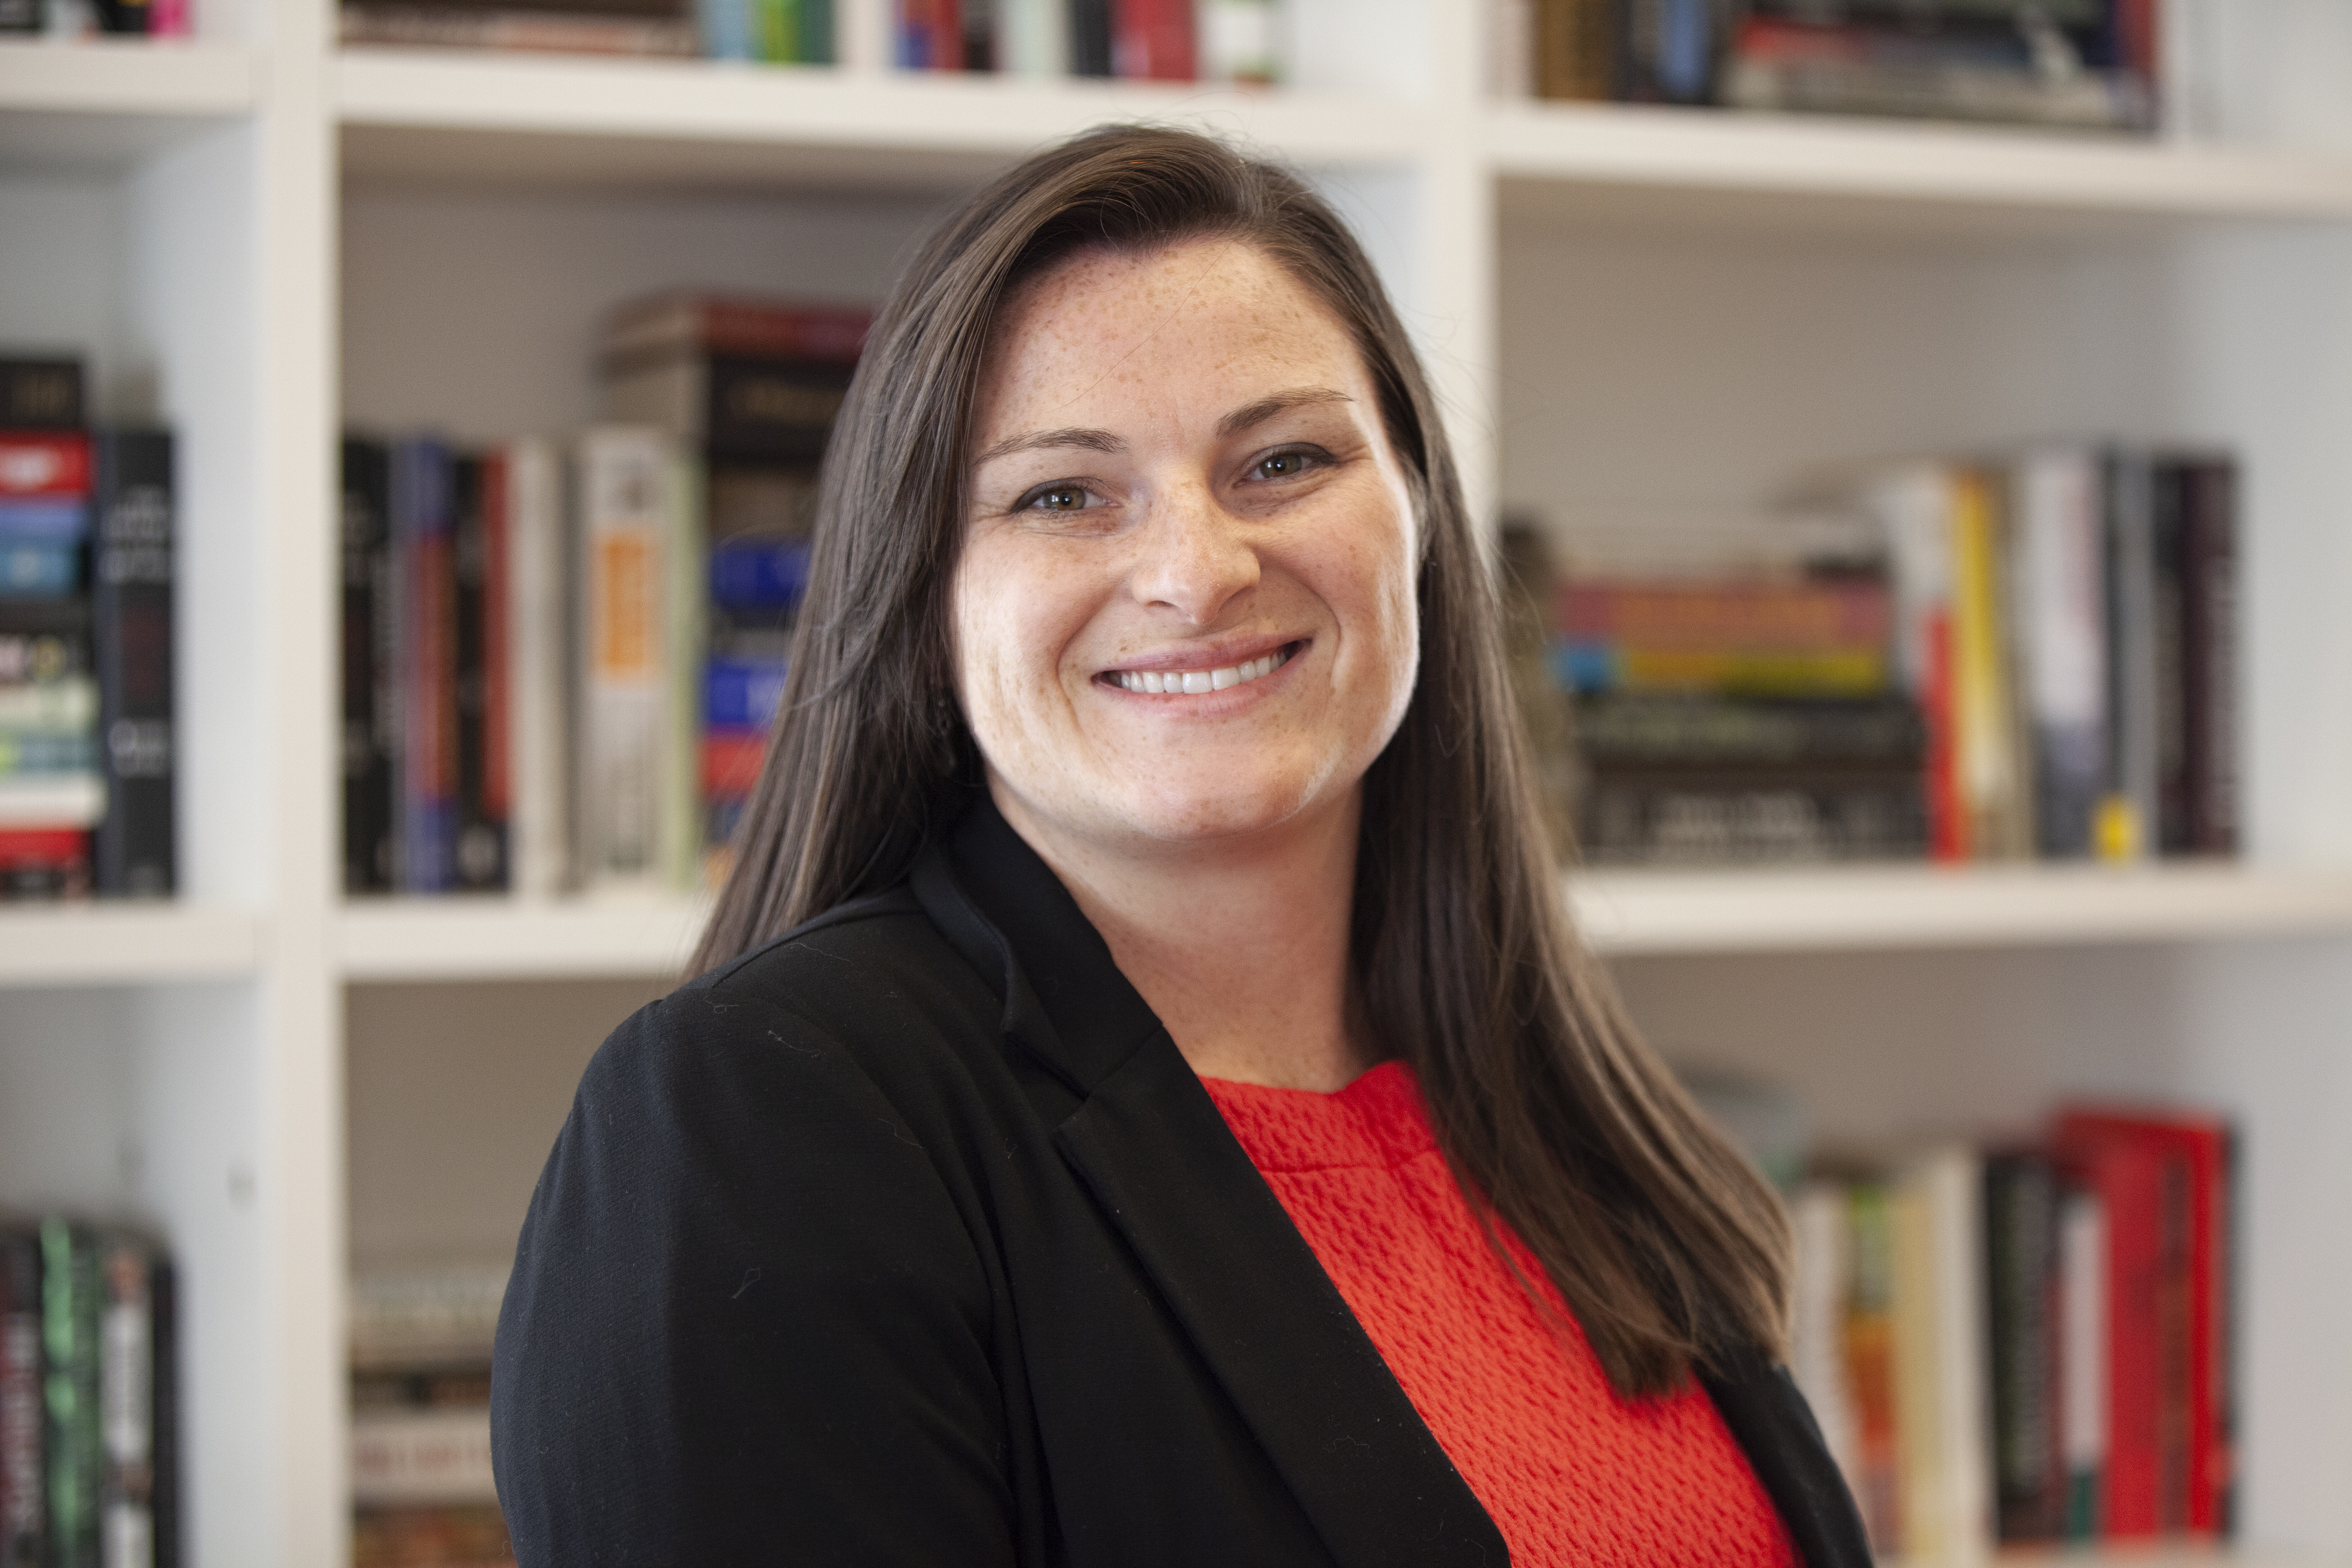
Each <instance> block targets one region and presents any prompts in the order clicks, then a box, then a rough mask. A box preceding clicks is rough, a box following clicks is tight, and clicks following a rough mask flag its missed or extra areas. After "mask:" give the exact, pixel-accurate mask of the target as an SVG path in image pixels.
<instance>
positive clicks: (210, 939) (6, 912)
mask: <svg viewBox="0 0 2352 1568" xmlns="http://www.w3.org/2000/svg"><path fill="white" fill-rule="evenodd" d="M260 954H261V922H260V921H259V920H258V919H257V917H255V916H253V915H251V914H247V913H243V912H240V911H237V910H204V909H188V908H185V907H183V906H177V905H173V904H163V903H157V904H82V905H72V906H67V907H63V908H59V907H56V906H50V907H34V908H17V909H0V987H5V988H12V989H13V988H21V987H26V986H46V985H121V984H155V983H162V982H171V981H184V980H242V979H247V978H249V977H250V976H251V975H252V974H253V973H255V971H256V969H257V967H258V965H259V963H260Z"/></svg>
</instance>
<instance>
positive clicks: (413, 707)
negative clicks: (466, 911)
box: [392, 436, 457, 893]
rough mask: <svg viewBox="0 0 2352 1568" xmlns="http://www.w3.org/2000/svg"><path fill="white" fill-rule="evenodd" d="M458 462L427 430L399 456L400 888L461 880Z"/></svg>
mask: <svg viewBox="0 0 2352 1568" xmlns="http://www.w3.org/2000/svg"><path fill="white" fill-rule="evenodd" d="M453 489H454V475H453V465H452V463H451V460H450V453H449V449H448V447H447V446H446V445H445V444H444V443H443V442H441V441H440V440H438V439H436V437H429V436H422V437H412V438H410V439H408V440H404V441H402V442H400V443H398V444H397V445H396V446H395V447H394V448H393V454H392V517H393V529H394V538H395V541H396V553H397V555H398V557H399V576H398V584H399V585H398V595H399V599H400V605H399V616H400V625H399V637H400V642H399V645H398V654H397V658H398V664H397V668H398V675H399V683H400V688H401V693H400V731H399V733H400V751H399V758H400V763H399V768H400V772H399V786H400V788H399V795H398V797H397V800H396V803H395V804H396V811H395V816H394V819H395V821H396V823H397V824H398V826H397V830H396V831H397V843H398V858H399V863H400V876H399V880H398V886H399V887H400V888H401V889H402V890H404V891H406V892H412V893H439V892H446V891H447V890H448V889H449V888H450V887H451V886H452V885H453V883H454V882H455V880H456V877H457V625H456V623H457V605H456V598H457V579H456V562H455V553H456V552H455V529H456V521H457V520H456V517H455V512H454V506H455V496H454V493H453Z"/></svg>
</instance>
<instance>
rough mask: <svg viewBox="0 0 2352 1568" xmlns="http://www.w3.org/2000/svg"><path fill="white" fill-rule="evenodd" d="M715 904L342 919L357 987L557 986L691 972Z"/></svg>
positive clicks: (481, 906) (548, 906)
mask: <svg viewBox="0 0 2352 1568" xmlns="http://www.w3.org/2000/svg"><path fill="white" fill-rule="evenodd" d="M709 913H710V908H709V904H708V903H707V902H704V901H701V900H686V899H675V900H673V899H656V898H650V897H648V898H645V899H621V898H614V899H590V900H582V901H579V902H556V903H538V904H534V903H526V902H520V901H517V900H509V899H499V898H481V899H466V898H447V899H429V900H428V899H366V900H351V901H350V902H348V903H346V904H345V905H344V906H343V911H342V916H341V921H339V929H340V933H341V938H340V954H341V967H342V974H343V978H344V979H346V980H351V981H436V980H551V979H563V978H567V977H572V976H587V975H593V976H602V977H607V978H610V977H615V976H648V975H649V976H661V975H672V974H677V973H681V972H682V971H683V970H684V969H685V967H686V961H687V959H688V955H689V954H691V952H693V949H694V943H695V940H696V938H697V937H698V935H699V934H700V933H701V931H702V922H703V921H705V920H706V919H708V918H709Z"/></svg>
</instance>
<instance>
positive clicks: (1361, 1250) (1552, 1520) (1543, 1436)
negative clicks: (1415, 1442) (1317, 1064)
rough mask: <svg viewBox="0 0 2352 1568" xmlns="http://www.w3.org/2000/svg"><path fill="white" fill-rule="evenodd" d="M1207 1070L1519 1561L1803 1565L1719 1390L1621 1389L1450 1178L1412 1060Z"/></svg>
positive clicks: (1747, 1567)
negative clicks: (1286, 1081) (1284, 1085)
mask: <svg viewBox="0 0 2352 1568" xmlns="http://www.w3.org/2000/svg"><path fill="white" fill-rule="evenodd" d="M1202 1082H1203V1083H1204V1084H1205V1085H1206V1087H1207V1089H1208V1090H1209V1095H1210V1098H1211V1099H1213V1100H1215V1101H1216V1102H1217V1109H1218V1110H1220V1111H1222V1112H1223V1113H1224V1118H1225V1123H1226V1125H1227V1126H1229V1127H1231V1128H1232V1129H1233V1131H1234V1137H1236V1138H1238V1139H1239V1140H1240V1141H1241V1145H1242V1147H1243V1148H1244V1149H1245V1150H1247V1151H1248V1152H1249V1157H1250V1161H1251V1163H1254V1164H1255V1165H1256V1166H1257V1168H1258V1170H1259V1172H1260V1173H1262V1174H1264V1175H1265V1180H1266V1184H1267V1185H1269V1186H1271V1187H1272V1188H1273V1189H1274V1193H1275V1196H1276V1197H1277V1198H1279V1199H1281V1200H1282V1206H1283V1207H1284V1208H1285V1209H1286V1210H1288V1211H1289V1214H1290V1217H1291V1220H1292V1222H1293V1223H1295V1224H1296V1225H1297V1226H1298V1229H1299V1233H1300V1234H1301V1235H1302V1236H1304V1237H1306V1238H1307V1246H1308V1247H1312V1248H1313V1249H1314V1251H1315V1256H1316V1257H1317V1258H1319V1259H1321V1261H1322V1264H1323V1268H1324V1270H1325V1271H1326V1272H1327V1273H1328V1274H1329V1275H1330V1276H1331V1281H1332V1283H1333V1284H1335V1285H1337V1286H1339V1294H1340V1295H1341V1296H1342V1297H1344V1298H1345V1299H1346V1300H1347V1303H1348V1305H1349V1307H1350V1308H1352V1309H1354V1310H1355V1314H1356V1318H1357V1321H1360V1322H1361V1323H1362V1324H1363V1325H1364V1331H1365V1332H1366V1333H1368V1334H1370V1336H1371V1341H1372V1343H1373V1344H1374V1345H1376V1346H1378V1347H1379V1349H1380V1352H1381V1359H1383V1360H1384V1361H1386V1362H1387V1363H1388V1364H1389V1370H1390V1371H1391V1372H1392V1373H1395V1374H1396V1380H1397V1382H1398V1383H1399V1384H1401V1385H1402V1387H1403V1389H1404V1392H1405V1394H1406V1396H1407V1397H1408V1398H1410V1399H1411V1400H1412V1404H1413V1408H1414V1409H1416V1410H1418V1411H1420V1412H1421V1416H1422V1419H1423V1420H1424V1421H1426V1422H1428V1423H1429V1429H1430V1431H1431V1432H1432V1433H1433V1434H1434V1435H1435V1436H1436V1438H1437V1441H1438V1443H1439V1444H1440V1446H1442V1447H1444V1449H1445V1452H1446V1454H1447V1456H1448V1457H1449V1458H1452V1459H1453V1461H1454V1468H1455V1469H1457V1470H1459V1471H1460V1472H1461V1474H1462V1479H1464V1480H1465V1481H1467V1482H1468V1483H1469V1485H1470V1489H1471V1490H1472V1491H1474V1492H1475V1493H1477V1495H1478V1500H1479V1501H1481V1502H1483V1503H1485V1504H1486V1511H1487V1512H1488V1513H1489V1514H1491V1515H1492V1516H1493V1517H1494V1521H1495V1523H1496V1527H1497V1528H1499V1529H1500V1530H1501V1531H1502V1532H1503V1539H1504V1540H1505V1541H1506V1542H1508V1543H1509V1545H1510V1549H1511V1561H1512V1563H1515V1564H1517V1568H1569V1565H1570V1564H1575V1565H1577V1568H1585V1565H1588V1564H1616V1563H1622V1564H1626V1565H1628V1568H1633V1565H1635V1564H1638V1565H1640V1568H1672V1565H1675V1564H1689V1565H1691V1568H1698V1565H1699V1564H1706V1565H1707V1568H1796V1561H1797V1559H1796V1552H1795V1551H1794V1549H1793V1548H1791V1546H1790V1543H1789V1538H1788V1534H1787V1532H1786V1531H1784V1530H1783V1529H1782V1528H1781V1524H1780V1515H1779V1514H1778V1513H1776V1512H1775V1511H1774V1510H1773V1507H1772V1501H1771V1499H1770V1498H1769V1496H1767V1495H1766V1493H1765V1491H1764V1489H1763V1487H1762V1485H1761V1484H1760V1483H1759V1482H1758V1480H1757V1479H1756V1475H1755V1472H1754V1471H1753V1470H1751V1469H1749V1468H1748V1460H1747V1458H1746V1456H1744V1455H1743V1454H1741V1452H1740V1451H1739V1447H1738V1444H1737V1443H1736V1442H1734V1441H1733V1439H1732V1436H1731V1434H1730V1433H1729V1432H1728V1431H1727V1430H1726V1429H1725V1428H1724V1425H1723V1420H1722V1417H1721V1416H1719V1415H1717V1414H1716V1409H1715V1405H1713V1403H1712V1402H1710V1401H1709V1400H1708V1398H1707V1396H1706V1393H1705V1391H1703V1390H1702V1389H1700V1388H1699V1387H1698V1386H1697V1385H1696V1384H1693V1385H1691V1386H1690V1387H1689V1388H1688V1389H1686V1390H1685V1391H1684V1392H1683V1393H1680V1394H1674V1395H1671V1396H1668V1397H1666V1398H1662V1399H1649V1400H1642V1401H1638V1402H1633V1403H1628V1402H1626V1401H1624V1400H1622V1399H1620V1398H1619V1397H1618V1396H1617V1394H1616V1393H1615V1391H1614V1390H1612V1388H1611V1387H1610V1385H1609V1380H1608V1376H1607V1374H1606V1373H1603V1372H1602V1371H1601V1363H1600V1362H1599V1360H1597V1359H1596V1358H1595V1357H1594V1355H1593V1353H1592V1351H1591V1347H1590V1346H1588V1345H1587V1344H1586V1343H1585V1342H1584V1337H1583V1335H1582V1334H1581V1333H1576V1332H1572V1331H1571V1332H1570V1334H1568V1335H1566V1336H1562V1335H1561V1334H1559V1333H1556V1332H1555V1331H1553V1330H1552V1328H1551V1327H1550V1326H1549V1324H1548V1323H1547V1322H1546V1321H1545V1320H1544V1318H1543V1317H1542V1316H1541V1315H1540V1314H1539V1313H1538V1311H1537V1310H1536V1307H1535V1304H1534V1303H1533V1302H1531V1301H1529V1300H1528V1297H1527V1294H1526V1292H1525V1291H1524V1290H1523V1289H1522V1288H1521V1287H1520V1286H1519V1284H1518V1282H1517V1280H1516V1279H1513V1278H1512V1277H1511V1274H1510V1271H1509V1270H1508V1269H1507V1268H1505V1267H1504V1266H1503V1263H1502V1260H1501V1259H1500V1258H1496V1256H1495V1253H1494V1251H1493V1249H1492V1248H1491V1247H1488V1245H1487V1243H1486V1237H1485V1236H1484V1235H1483V1234H1482V1233H1481V1231H1480V1229H1479V1227H1478V1222H1477V1220H1476V1218H1475V1216H1474V1215H1472V1213H1471V1212H1470V1208H1469V1205H1467V1204H1465V1202H1464V1201H1463V1198H1462V1194H1461V1191H1460V1189H1459V1188H1457V1187H1456V1186H1455V1185H1454V1177H1453V1174H1452V1173H1451V1172H1449V1171H1448V1170H1447V1169H1446V1165H1445V1158H1444V1155H1443V1154H1441V1153H1439V1152H1438V1149H1437V1140H1436V1137H1435V1135H1434V1133H1433V1131H1431V1128H1430V1124H1429V1113H1428V1110H1427V1109H1426V1108H1425V1107H1424V1106H1423V1103H1422V1099H1421V1088H1420V1085H1419V1084H1418V1083H1417V1082H1416V1081H1415V1080H1414V1079H1413V1076H1412V1068H1408V1067H1406V1066H1405V1065H1404V1064H1403V1063H1402V1062H1389V1063H1385V1064H1383V1065H1382V1066H1380V1067H1377V1068H1373V1069H1372V1070H1371V1071H1370V1072H1368V1073H1366V1074H1364V1075H1363V1076H1362V1077H1361V1078H1359V1079H1357V1080H1356V1081H1355V1082H1353V1083H1351V1084H1349V1086H1348V1087H1347V1088H1345V1089H1341V1090H1340V1091H1339V1093H1337V1094H1315V1093H1311V1092H1309V1091H1307V1090H1305V1089H1265V1088H1261V1087H1259V1086H1257V1085H1255V1084H1242V1083H1228V1082H1225V1081H1223V1080H1221V1079H1202ZM1503 1239H1504V1245H1505V1246H1506V1247H1508V1248H1509V1249H1510V1251H1511V1255H1512V1257H1513V1258H1514V1259H1515V1260H1516V1261H1517V1264H1518V1266H1519V1267H1520V1268H1523V1269H1525V1270H1526V1271H1527V1274H1528V1278H1529V1279H1534V1280H1536V1281H1538V1284H1539V1285H1540V1287H1541V1288H1542V1289H1543V1290H1544V1291H1545V1293H1546V1294H1547V1295H1548V1296H1549V1297H1550V1299H1551V1302H1552V1304H1553V1305H1554V1306H1558V1305H1559V1297H1558V1295H1557V1294H1556V1293H1555V1292H1553V1291H1552V1289H1551V1284H1550V1281H1549V1279H1546V1278H1545V1276H1544V1273H1543V1270H1542V1268H1540V1267H1539V1266H1538V1264H1537V1262H1536V1259H1535V1256H1534V1254H1532V1253H1531V1252H1529V1251H1528V1249H1527V1247H1525V1245H1524V1244H1522V1243H1521V1242H1520V1241H1519V1239H1518V1238H1517V1237H1515V1236H1512V1235H1509V1234H1508V1233H1507V1232H1506V1234H1505V1236H1504V1238H1503ZM1561 1316H1562V1319H1563V1321H1569V1320H1567V1315H1566V1313H1565V1311H1563V1312H1562V1314H1561ZM1571 1328H1572V1321H1571Z"/></svg>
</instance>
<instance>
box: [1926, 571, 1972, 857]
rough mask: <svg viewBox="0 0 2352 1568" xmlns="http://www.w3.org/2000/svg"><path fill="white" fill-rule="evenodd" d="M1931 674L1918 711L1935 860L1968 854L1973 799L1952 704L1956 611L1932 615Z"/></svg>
mask: <svg viewBox="0 0 2352 1568" xmlns="http://www.w3.org/2000/svg"><path fill="white" fill-rule="evenodd" d="M1919 716H1920V718H1921V720H1922V721H1924V723H1925V725H1926V727H1927V789H1926V791H1925V794H1926V795H1927V854H1928V857H1929V858H1931V859H1936V860H1966V859H1968V858H1969V856H1970V855H1971V854H1973V853H1974V851H1975V846H1974V845H1973V844H1971V843H1970V842H1969V811H1968V804H1967V803H1966V802H1965V801H1963V800H1962V799H1961V798H1960V771H1959V760H1958V746H1957V745H1955V744H1954V727H1955V726H1956V725H1957V724H1958V721H1959V715H1958V713H1956V712H1955V711H1954V710H1953V708H1952V617H1951V613H1950V612H1949V611H1948V610H1941V609H1939V610H1937V611H1936V612H1934V613H1933V614H1932V615H1930V616H1928V618H1927V681H1926V683H1925V689H1923V690H1922V691H1921V692H1920V695H1919Z"/></svg>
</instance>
